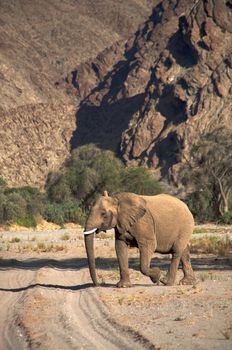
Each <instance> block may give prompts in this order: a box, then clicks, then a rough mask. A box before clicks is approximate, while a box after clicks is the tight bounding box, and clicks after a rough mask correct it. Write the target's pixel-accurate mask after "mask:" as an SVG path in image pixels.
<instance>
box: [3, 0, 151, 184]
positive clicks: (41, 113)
mask: <svg viewBox="0 0 232 350" xmlns="http://www.w3.org/2000/svg"><path fill="white" fill-rule="evenodd" d="M154 3H155V2H154V1H153V0H129V1H126V2H115V1H114V0H106V1H105V0H104V1H103V0H96V1H90V0H78V2H77V1H76V0H66V1H62V0H38V1H30V0H11V1H8V0H1V1H0V101H1V103H0V118H1V126H0V133H1V138H0V176H3V177H4V178H5V179H6V180H7V182H8V184H9V185H14V186H18V185H23V184H29V185H36V186H39V187H42V186H43V184H44V182H45V181H46V176H47V173H48V172H49V171H50V170H52V169H55V168H59V166H60V165H61V164H62V163H63V161H64V159H65V157H67V155H68V153H69V152H70V140H71V137H72V133H73V131H74V130H75V127H76V125H75V110H76V108H77V106H78V104H79V102H80V100H81V98H83V94H79V96H77V95H76V94H75V97H74V96H73V95H72V93H70V91H68V93H66V89H63V88H60V89H59V88H58V85H59V83H58V84H57V83H56V82H58V81H62V79H61V78H62V76H65V75H66V74H67V72H68V71H72V70H75V69H74V68H75V67H76V66H78V65H79V64H80V63H81V62H86V61H88V60H90V58H91V57H95V56H96V55H97V54H98V53H99V52H101V51H104V49H105V48H107V47H110V46H111V45H113V44H114V43H115V42H117V41H119V42H123V41H125V40H126V39H127V38H128V35H132V34H133V33H134V31H135V30H136V28H137V26H138V24H139V23H141V22H142V21H144V20H145V18H146V17H147V16H148V14H149V13H150V11H151V9H152V6H153V4H154ZM108 51H110V52H111V50H109V49H108ZM110 52H109V54H110V55H111V53H110ZM100 56H101V55H100ZM105 60H106V58H104V59H103V61H102V67H103V65H104V64H105ZM85 66H86V63H85V64H83V66H82V68H81V69H82V71H83V74H82V80H83V82H82V83H80V87H81V91H82V90H83V89H84V86H85V85H86V81H85V76H86V74H85V68H84V67H85ZM79 76H80V74H79ZM98 79H99V80H96V81H92V82H91V83H92V85H91V87H93V86H94V85H96V83H97V82H98V81H100V79H101V76H99V77H98ZM72 80H73V81H74V80H75V79H74V78H73V79H72ZM86 93H87V90H86V92H85V94H86ZM73 106H75V109H74V108H73Z"/></svg>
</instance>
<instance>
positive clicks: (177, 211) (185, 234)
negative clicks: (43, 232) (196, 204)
mask: <svg viewBox="0 0 232 350" xmlns="http://www.w3.org/2000/svg"><path fill="white" fill-rule="evenodd" d="M112 228H114V229H115V249H116V254H117V258H118V263H119V269H120V281H119V282H118V283H117V286H118V287H130V286H131V282H130V277H129V270H128V252H127V250H128V247H129V246H136V247H138V249H139V252H140V270H141V272H142V273H143V274H144V275H146V276H149V277H150V278H151V280H152V281H153V282H154V283H157V282H159V280H160V270H159V268H151V267H150V262H151V258H152V255H153V253H154V252H159V253H165V254H167V253H171V254H172V259H171V264H170V268H169V271H168V273H167V276H166V277H165V278H163V279H161V282H162V283H164V284H165V285H173V284H174V283H175V278H176V273H177V269H178V266H179V263H180V261H181V262H182V268H183V272H184V278H183V279H182V280H181V282H180V283H181V284H193V283H194V281H195V277H194V273H193V270H192V266H191V262H190V254H189V246H188V243H189V240H190V238H191V234H192V232H193V228H194V220H193V217H192V214H191V212H190V211H189V209H188V207H187V206H186V205H185V204H184V203H183V202H182V201H180V200H179V199H177V198H174V197H172V196H169V195H165V194H162V195H157V196H139V195H136V194H133V193H126V192H122V193H118V194H116V195H115V196H112V197H110V196H108V194H107V193H105V194H104V196H101V197H99V198H98V199H97V200H96V202H95V203H94V204H93V206H92V207H91V210H90V213H89V216H88V218H87V221H86V226H85V231H91V230H93V229H97V232H99V231H105V230H108V229H112ZM93 237H94V233H91V234H87V235H85V246H86V252H87V256H88V262H89V270H90V275H91V278H92V280H93V283H94V285H98V281H97V277H96V269H95V258H94V247H93Z"/></svg>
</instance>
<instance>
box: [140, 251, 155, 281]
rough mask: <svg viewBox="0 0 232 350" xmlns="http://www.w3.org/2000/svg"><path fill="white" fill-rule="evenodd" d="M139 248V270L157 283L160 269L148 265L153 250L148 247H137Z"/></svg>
mask: <svg viewBox="0 0 232 350" xmlns="http://www.w3.org/2000/svg"><path fill="white" fill-rule="evenodd" d="M139 250H140V271H141V272H142V274H144V275H146V276H148V277H150V279H151V280H152V282H153V283H158V282H159V279H160V269H159V268H158V267H152V268H151V267H150V264H151V258H152V254H153V251H152V250H151V249H149V248H148V247H139Z"/></svg>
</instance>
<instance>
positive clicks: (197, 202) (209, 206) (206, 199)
mask: <svg viewBox="0 0 232 350" xmlns="http://www.w3.org/2000/svg"><path fill="white" fill-rule="evenodd" d="M186 202H187V204H188V206H189V208H190V210H191V212H192V213H193V216H194V218H195V220H196V221H197V222H199V223H203V222H209V221H215V214H214V200H213V198H212V195H211V193H209V192H208V191H199V192H198V191H196V192H193V193H191V194H189V195H188V197H187V198H186Z"/></svg>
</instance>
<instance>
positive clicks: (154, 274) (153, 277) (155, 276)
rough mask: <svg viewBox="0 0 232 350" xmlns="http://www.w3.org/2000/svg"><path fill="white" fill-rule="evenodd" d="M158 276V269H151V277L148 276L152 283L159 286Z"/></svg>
mask: <svg viewBox="0 0 232 350" xmlns="http://www.w3.org/2000/svg"><path fill="white" fill-rule="evenodd" d="M160 275H161V273H160V269H159V268H158V267H153V268H152V275H150V276H149V277H150V279H151V280H152V282H153V283H155V284H159V280H160Z"/></svg>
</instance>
